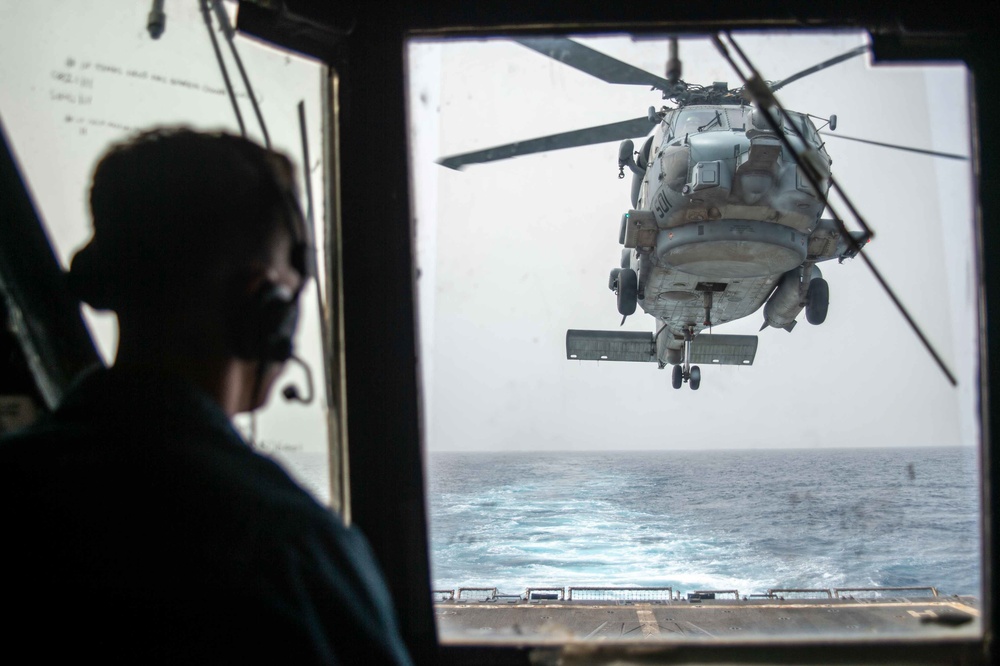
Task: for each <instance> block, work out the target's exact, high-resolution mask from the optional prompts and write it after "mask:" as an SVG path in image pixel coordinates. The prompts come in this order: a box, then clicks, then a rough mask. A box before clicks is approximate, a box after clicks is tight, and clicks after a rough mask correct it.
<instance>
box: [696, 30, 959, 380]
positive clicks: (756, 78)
mask: <svg viewBox="0 0 1000 666" xmlns="http://www.w3.org/2000/svg"><path fill="white" fill-rule="evenodd" d="M724 34H725V35H726V38H727V39H728V40H729V42H730V43H731V44H732V46H733V48H734V49H736V52H737V53H738V54H739V56H740V58H741V59H742V60H743V62H744V64H745V65H746V66H747V69H748V70H749V71H750V74H751V76H750V77H748V76H746V75H745V74H744V73H743V71H742V70H741V69H740V67H739V65H737V64H736V62H735V61H734V60H733V58H732V56H731V55H730V54H729V50H728V49H727V48H726V46H725V44H724V43H723V42H722V40H721V39H720V38H719V36H718V35H713V36H712V41H713V43H714V44H715V46H716V48H717V49H718V50H719V52H720V53H721V54H722V56H723V58H725V59H726V61H727V62H729V64H730V66H731V67H732V68H733V69H734V70H735V71H736V74H737V75H738V76H739V77H740V78H741V79H742V80H743V82H744V85H745V86H746V89H747V91H748V92H749V93H750V94H751V96H752V97H753V98H754V101H755V102H756V103H757V105H758V107H759V108H761V110H762V111H763V113H762V114H761V115H762V116H763V117H764V119H765V120H766V122H767V123H768V125H769V126H770V127H771V130H772V131H774V133H775V134H776V135H777V136H778V138H779V139H780V140H781V142H782V145H783V146H784V147H785V149H786V150H787V151H788V152H789V154H791V155H792V157H793V158H794V159H795V163H796V164H797V165H798V166H799V167H800V168H801V169H802V172H803V173H804V174H805V176H806V178H807V179H808V180H809V184H810V185H811V186H812V188H813V190H814V191H815V192H816V194H817V195H818V196H820V197H822V200H823V202H824V203H825V204H826V206H827V207H828V208H829V209H830V212H831V214H833V218H834V223H835V224H836V225H837V231H838V233H839V234H840V235H841V237H842V238H843V239H844V240H845V241H847V243H848V245H849V247H850V248H851V250H852V251H853V252H854V253H855V256H858V255H860V256H861V259H862V261H864V262H865V265H867V266H868V268H869V270H870V271H871V272H872V275H873V276H874V277H875V280H876V281H877V282H878V283H879V284H880V285H881V286H882V289H883V290H884V291H885V293H886V295H888V296H889V299H890V300H891V301H892V302H893V304H895V306H896V309H897V310H899V312H900V314H902V315H903V318H904V319H905V320H906V322H907V323H908V324H909V325H910V328H911V329H912V330H913V332H914V333H915V334H916V335H917V337H918V338H919V339H920V342H921V343H923V345H924V348H925V349H926V350H927V352H928V353H929V354H930V355H931V357H932V358H933V359H934V362H935V363H937V365H938V367H939V368H940V369H941V372H943V373H944V375H945V377H946V378H947V379H948V381H949V382H950V383H951V385H952V386H958V381H957V380H956V379H955V376H954V375H953V374H952V373H951V371H950V370H949V369H948V367H947V366H946V365H945V363H944V360H943V359H942V358H941V357H940V356H939V355H938V353H937V351H936V350H935V349H934V346H933V345H932V344H931V342H930V340H929V339H928V338H927V336H926V335H924V333H923V331H922V330H921V329H920V326H918V325H917V322H916V321H915V320H914V319H913V317H911V316H910V313H909V312H908V311H907V310H906V307H905V306H904V305H903V303H902V301H900V300H899V298H898V297H897V296H896V294H895V292H894V291H893V290H892V288H891V287H890V286H889V283H888V282H886V280H885V278H884V277H883V276H882V274H881V273H880V272H879V270H878V269H877V268H876V267H875V264H874V263H873V262H872V260H871V258H870V257H869V256H868V255H867V254H866V253H864V252H862V251H861V249H862V248H861V243H860V241H859V240H858V239H855V238H854V237H853V236H852V235H851V234H850V233H849V232H848V231H847V227H846V226H845V225H844V221H843V220H842V219H841V218H840V215H838V214H837V212H836V210H835V209H834V208H833V206H832V205H831V204H830V202H829V199H828V198H827V197H825V196H824V194H823V190H822V188H821V183H820V182H819V178H818V177H817V174H816V172H815V171H814V169H815V167H814V166H813V165H812V164H811V163H809V161H808V160H806V159H805V158H804V157H803V156H802V155H801V154H800V153H799V151H798V150H796V149H795V147H794V146H793V145H792V143H791V142H790V141H789V140H788V137H787V136H785V133H784V132H783V131H781V128H780V127H779V126H778V123H777V121H776V120H775V119H774V118H773V117H772V116H771V113H770V109H769V107H770V106H772V105H773V106H774V107H775V108H777V109H778V111H779V112H780V113H781V114H782V117H783V118H785V120H786V121H787V122H788V124H789V125H790V126H791V127H792V129H793V131H794V132H795V134H796V136H797V137H798V138H799V140H800V141H802V145H803V146H806V145H809V144H808V142H807V141H806V138H805V137H804V136H802V132H801V130H800V129H799V127H798V126H797V125H796V124H795V123H794V122H793V121H792V118H791V116H790V115H789V113H788V111H786V110H785V109H784V107H782V106H781V103H780V102H778V99H777V98H776V97H775V96H774V95H773V94H772V91H771V89H770V88H769V87H767V84H766V83H764V80H763V79H762V78H761V76H760V74H759V73H758V72H757V70H756V69H755V68H754V66H753V64H752V63H751V62H750V59H749V58H748V57H747V55H746V54H745V53H744V52H743V50H742V49H741V48H740V46H739V44H737V43H736V40H735V39H733V36H732V35H731V34H730V33H728V32H726V33H724ZM828 178H829V181H830V185H831V186H833V187H834V188H835V189H836V191H837V193H838V194H839V195H840V197H841V199H842V200H843V201H844V204H845V205H846V206H847V208H848V210H850V212H851V214H852V215H853V216H854V218H855V220H856V221H857V222H858V224H859V225H861V228H862V229H863V230H864V232H865V237H864V238H866V239H870V238H871V237H872V236H873V235H874V232H872V230H871V229H870V228H869V227H868V225H867V224H866V223H865V221H864V219H863V218H862V217H861V214H860V213H859V212H858V210H857V209H856V208H855V207H854V204H853V203H852V202H851V200H850V199H849V198H848V197H847V194H846V193H845V192H844V191H843V190H842V189H840V187H839V185H836V181H835V180H834V179H833V175H832V174H831V175H829V176H828Z"/></svg>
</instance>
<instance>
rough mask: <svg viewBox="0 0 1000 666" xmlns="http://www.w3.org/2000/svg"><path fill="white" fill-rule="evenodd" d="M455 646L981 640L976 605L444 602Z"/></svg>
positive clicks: (443, 616) (965, 601)
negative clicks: (469, 642) (491, 642)
mask: <svg viewBox="0 0 1000 666" xmlns="http://www.w3.org/2000/svg"><path fill="white" fill-rule="evenodd" d="M435 614H436V617H437V622H438V630H439V632H440V635H441V636H442V638H444V639H446V640H448V639H451V640H459V641H461V640H466V639H473V640H483V639H487V640H488V639H489V638H491V637H492V638H516V639H521V640H528V641H530V640H534V639H539V640H553V639H558V640H595V641H608V640H629V641H634V640H656V641H685V640H705V639H727V640H731V639H737V640H739V639H748V638H753V637H761V638H774V637H781V636H787V637H794V638H804V637H809V638H812V637H815V638H833V637H838V638H843V637H854V638H860V637H878V638H886V637H899V638H911V639H912V638H924V637H926V638H938V637H943V636H948V637H956V638H958V637H971V636H975V635H978V634H979V633H980V632H981V625H980V617H979V616H980V612H979V608H978V602H977V601H976V600H975V599H974V598H972V597H957V596H953V597H930V596H928V597H917V598H906V597H897V598H866V599H789V600H769V599H735V598H732V599H714V600H702V601H697V602H691V601H687V600H669V601H667V600H663V601H563V600H544V601H525V600H522V599H515V600H504V599H497V600H492V601H472V602H470V601H464V600H463V601H439V602H437V603H435Z"/></svg>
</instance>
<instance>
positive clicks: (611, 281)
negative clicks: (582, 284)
mask: <svg viewBox="0 0 1000 666" xmlns="http://www.w3.org/2000/svg"><path fill="white" fill-rule="evenodd" d="M621 270H622V269H620V268H612V269H611V275H609V276H608V289H610V290H611V291H615V290H616V289H618V274H619V273H621Z"/></svg>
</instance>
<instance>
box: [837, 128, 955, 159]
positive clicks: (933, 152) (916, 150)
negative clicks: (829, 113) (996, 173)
mask: <svg viewBox="0 0 1000 666" xmlns="http://www.w3.org/2000/svg"><path fill="white" fill-rule="evenodd" d="M820 134H822V135H823V136H832V137H834V138H836V139H847V140H848V141H857V142H859V143H870V144H871V145H873V146H881V147H882V148H895V149H896V150H907V151H909V152H911V153H920V154H922V155H932V156H934V157H947V158H948V159H950V160H968V159H969V158H968V157H966V156H965V155H956V154H955V153H941V152H938V151H936V150H927V149H925V148H914V147H912V146H900V145H898V144H895V143H882V142H881V141H872V140H871V139H859V138H857V137H855V136H844V135H843V134H838V133H837V132H820Z"/></svg>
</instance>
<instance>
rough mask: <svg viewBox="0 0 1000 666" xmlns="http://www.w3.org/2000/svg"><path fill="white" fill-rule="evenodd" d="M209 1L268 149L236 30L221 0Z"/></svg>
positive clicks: (262, 119) (263, 125)
mask: <svg viewBox="0 0 1000 666" xmlns="http://www.w3.org/2000/svg"><path fill="white" fill-rule="evenodd" d="M209 1H210V2H211V3H212V9H214V10H215V18H216V19H218V21H219V26H220V27H221V28H222V34H223V35H225V37H226V42H227V43H228V44H229V50H230V51H231V52H232V54H233V60H235V61H236V67H237V69H239V70H240V78H242V79H243V86H244V87H245V88H246V89H247V96H248V97H249V98H250V105H251V106H253V112H254V114H256V116H257V123H258V124H259V125H260V131H261V133H262V134H263V135H264V145H265V146H267V148H268V149H270V148H271V137H270V136H269V135H268V133H267V125H265V124H264V116H263V114H262V113H261V112H260V106H259V105H258V104H257V97H256V96H255V95H254V93H253V86H252V85H250V77H248V76H247V72H246V69H244V68H243V59H242V58H240V53H239V51H237V50H236V40H235V39H234V36H235V33H236V31H235V30H233V26H232V24H231V23H230V22H229V14H227V13H226V8H225V7H223V6H222V0H209ZM220 63H221V61H220Z"/></svg>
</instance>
